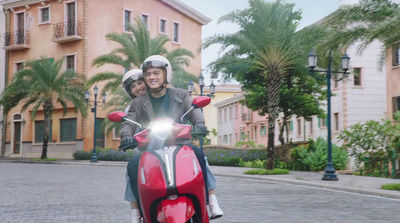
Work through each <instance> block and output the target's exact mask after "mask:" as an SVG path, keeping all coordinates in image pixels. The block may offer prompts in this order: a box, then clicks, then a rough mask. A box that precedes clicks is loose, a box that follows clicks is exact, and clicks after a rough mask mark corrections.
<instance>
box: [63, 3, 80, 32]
mask: <svg viewBox="0 0 400 223" xmlns="http://www.w3.org/2000/svg"><path fill="white" fill-rule="evenodd" d="M66 10H67V35H68V36H73V35H76V34H77V32H76V31H77V28H78V27H77V23H76V4H75V2H70V3H67V5H66Z"/></svg>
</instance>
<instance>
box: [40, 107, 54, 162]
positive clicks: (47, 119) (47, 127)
mask: <svg viewBox="0 0 400 223" xmlns="http://www.w3.org/2000/svg"><path fill="white" fill-rule="evenodd" d="M43 112H44V131H43V148H42V156H41V157H40V159H47V146H48V142H49V134H50V125H51V116H52V114H53V109H52V104H51V102H49V101H46V102H45V103H44V105H43Z"/></svg>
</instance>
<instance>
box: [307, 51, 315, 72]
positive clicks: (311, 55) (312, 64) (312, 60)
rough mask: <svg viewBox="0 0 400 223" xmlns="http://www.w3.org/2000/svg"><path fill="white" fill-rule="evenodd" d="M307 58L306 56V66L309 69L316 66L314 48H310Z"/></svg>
mask: <svg viewBox="0 0 400 223" xmlns="http://www.w3.org/2000/svg"><path fill="white" fill-rule="evenodd" d="M307 58H308V68H309V69H310V70H312V69H314V68H315V67H316V66H317V55H316V54H315V52H314V48H313V49H311V51H310V53H309V54H308V56H307Z"/></svg>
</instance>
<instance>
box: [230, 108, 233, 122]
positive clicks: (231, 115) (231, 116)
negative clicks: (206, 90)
mask: <svg viewBox="0 0 400 223" xmlns="http://www.w3.org/2000/svg"><path fill="white" fill-rule="evenodd" d="M232 118H233V114H232V106H229V119H232Z"/></svg>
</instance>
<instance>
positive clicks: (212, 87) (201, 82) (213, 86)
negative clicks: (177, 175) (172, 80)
mask: <svg viewBox="0 0 400 223" xmlns="http://www.w3.org/2000/svg"><path fill="white" fill-rule="evenodd" d="M199 86H200V94H192V92H193V81H192V80H190V81H189V83H188V84H187V87H188V91H189V93H190V95H197V96H203V87H204V77H203V75H201V74H200V76H199ZM214 94H215V84H214V82H213V81H212V82H211V84H210V94H207V96H208V97H210V98H214ZM201 112H203V108H201ZM200 149H201V150H203V136H201V137H200Z"/></svg>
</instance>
